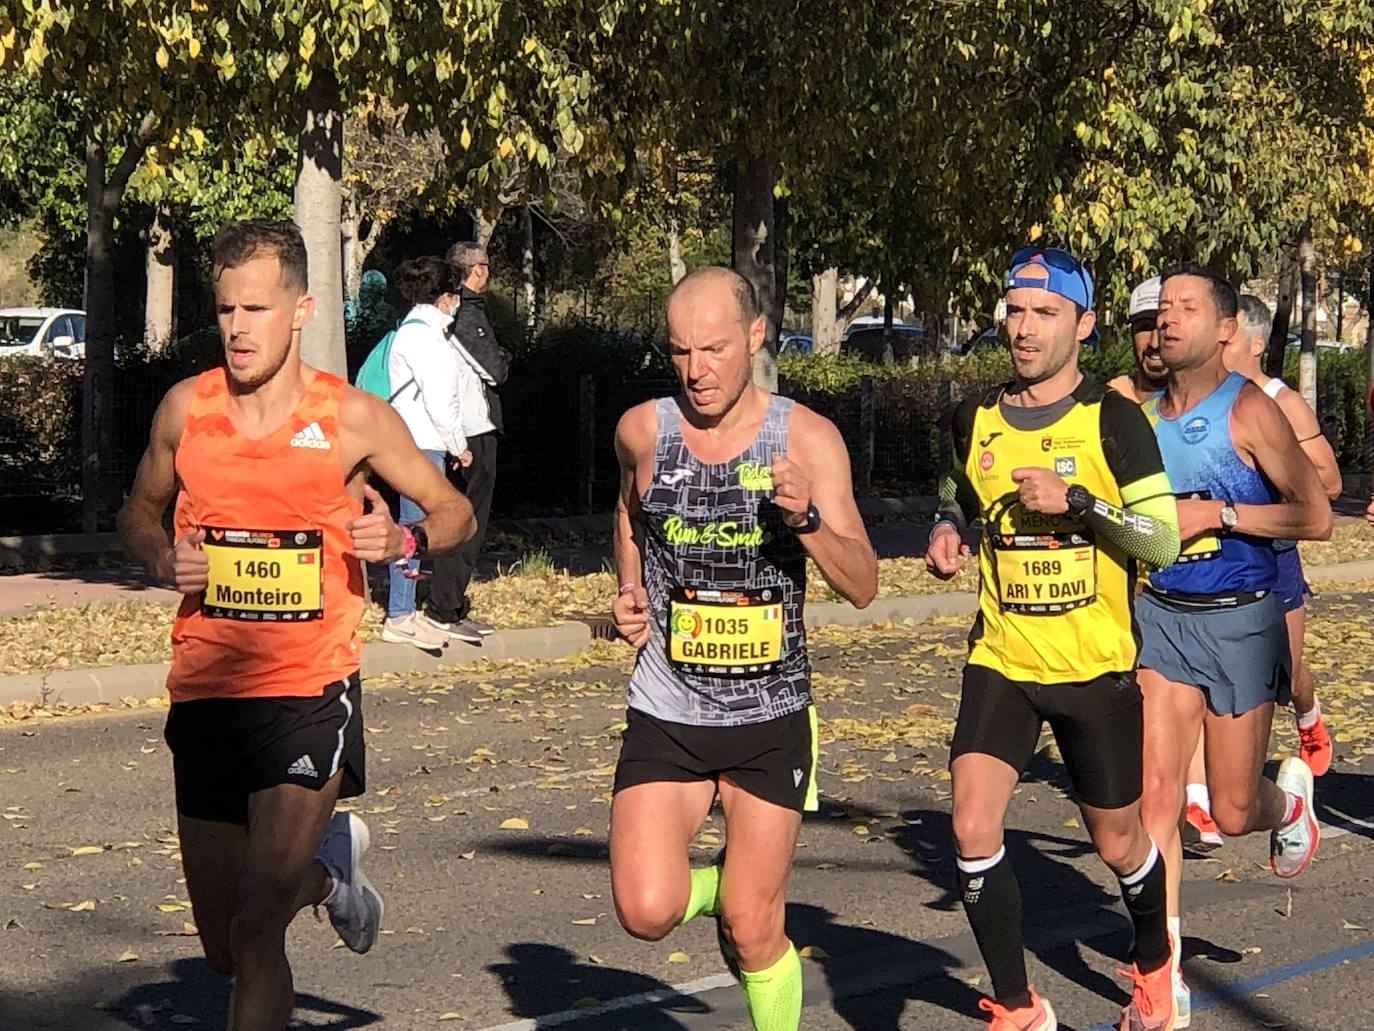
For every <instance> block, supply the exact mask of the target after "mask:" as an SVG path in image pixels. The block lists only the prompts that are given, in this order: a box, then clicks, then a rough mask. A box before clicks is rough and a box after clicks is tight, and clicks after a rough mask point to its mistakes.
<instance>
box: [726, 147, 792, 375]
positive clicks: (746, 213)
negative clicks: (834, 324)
mask: <svg viewBox="0 0 1374 1031" xmlns="http://www.w3.org/2000/svg"><path fill="white" fill-rule="evenodd" d="M776 179H777V173H776V170H775V169H774V168H773V163H772V162H771V161H770V160H769V159H768V158H765V157H751V158H747V159H744V160H741V161H740V162H739V165H738V167H737V168H736V170H735V194H734V217H733V222H734V225H733V232H732V238H731V243H732V247H731V260H730V264H731V265H732V266H733V268H734V270H735V271H736V272H738V273H739V274H740V275H741V276H743V277H744V278H745V279H747V280H749V282H750V284H752V285H753V287H754V292H755V293H756V294H757V295H758V299H759V307H760V308H761V309H762V310H763V315H764V321H765V323H766V324H767V329H766V330H765V334H764V343H763V346H762V347H760V348H759V350H758V353H757V354H755V355H754V382H755V383H757V384H758V385H759V386H761V387H763V388H764V389H765V390H771V391H775V392H776V391H777V389H778V358H777V355H778V326H779V325H780V323H781V320H782V310H781V306H780V300H781V298H779V297H778V296H777V275H776V273H775V271H774V269H773V261H774V246H775V240H774V238H773V185H774V182H775V181H776Z"/></svg>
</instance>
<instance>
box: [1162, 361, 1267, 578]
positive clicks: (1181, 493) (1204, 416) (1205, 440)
mask: <svg viewBox="0 0 1374 1031" xmlns="http://www.w3.org/2000/svg"><path fill="white" fill-rule="evenodd" d="M1248 382H1250V381H1249V380H1248V379H1247V378H1246V377H1244V376H1242V375H1241V374H1240V373H1238V372H1233V373H1231V374H1230V375H1228V376H1227V377H1226V378H1225V379H1224V380H1222V381H1221V383H1220V384H1219V385H1218V386H1217V388H1216V389H1215V390H1213V391H1212V392H1211V393H1210V394H1208V395H1207V397H1206V398H1204V399H1203V400H1202V402H1201V403H1199V404H1197V405H1195V406H1194V407H1193V408H1192V410H1191V411H1188V412H1185V413H1183V414H1182V415H1180V416H1178V417H1177V418H1173V419H1167V418H1165V417H1163V416H1162V415H1160V414H1159V402H1160V399H1161V398H1162V397H1163V396H1164V395H1163V393H1159V394H1156V395H1155V396H1154V397H1152V398H1150V400H1149V401H1147V402H1146V403H1145V414H1146V416H1147V417H1148V418H1149V420H1150V422H1151V424H1152V425H1153V426H1154V428H1155V436H1156V437H1157V438H1158V439H1159V452H1160V454H1161V455H1162V456H1163V458H1164V470H1165V472H1167V473H1168V474H1169V482H1170V483H1171V484H1173V488H1174V493H1175V494H1176V495H1177V496H1178V497H1179V498H1180V499H1187V498H1203V499H1212V500H1218V501H1225V502H1226V503H1227V504H1231V505H1236V504H1249V505H1267V504H1270V503H1271V502H1272V501H1273V494H1272V492H1271V490H1270V487H1269V484H1268V483H1267V482H1266V481H1265V479H1264V477H1263V476H1262V475H1260V473H1259V471H1258V470H1256V469H1252V468H1251V467H1250V466H1248V465H1246V464H1245V462H1244V461H1242V460H1241V457H1240V455H1238V454H1237V453H1236V448H1235V445H1234V443H1232V441H1231V409H1232V407H1234V405H1235V403H1236V397H1237V395H1239V394H1240V390H1241V388H1242V387H1243V386H1245V384H1246V383H1248ZM1277 582H1278V563H1277V561H1276V559H1275V557H1274V545H1273V542H1272V541H1270V540H1268V539H1266V538H1261V537H1250V536H1247V535H1245V534H1238V533H1216V534H1210V533H1209V534H1203V535H1202V536H1201V537H1199V538H1197V539H1196V540H1193V541H1188V542H1185V543H1184V548H1183V552H1182V554H1180V555H1179V560H1178V561H1177V562H1175V563H1174V564H1173V565H1171V566H1169V567H1167V568H1165V569H1161V570H1158V571H1156V572H1154V573H1152V574H1151V575H1150V584H1151V586H1153V587H1156V588H1158V589H1159V590H1161V591H1169V592H1176V593H1180V594H1193V595H1204V596H1208V595H1225V594H1233V593H1235V592H1237V591H1271V590H1273V589H1274V586H1275V584H1276V583H1277Z"/></svg>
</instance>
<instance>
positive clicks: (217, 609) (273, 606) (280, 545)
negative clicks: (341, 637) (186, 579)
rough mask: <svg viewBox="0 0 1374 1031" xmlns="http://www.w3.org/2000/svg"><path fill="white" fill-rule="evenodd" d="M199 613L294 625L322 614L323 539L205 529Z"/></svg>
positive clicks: (301, 533) (314, 533)
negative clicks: (205, 572)
mask: <svg viewBox="0 0 1374 1031" xmlns="http://www.w3.org/2000/svg"><path fill="white" fill-rule="evenodd" d="M204 530H205V543H204V544H202V545H201V548H202V550H203V551H204V552H205V556H206V558H208V559H209V560H210V576H209V584H208V586H207V587H206V588H205V595H204V597H203V598H202V600H201V605H200V609H201V612H202V613H204V614H205V616H206V617H207V618H210V619H242V620H249V621H256V622H263V623H273V622H282V623H284V622H298V621H303V620H309V619H319V618H321V617H322V616H323V615H324V600H323V590H322V583H323V577H324V534H323V533H322V532H321V531H319V530H240V529H231V528H227V527H219V526H206V527H204Z"/></svg>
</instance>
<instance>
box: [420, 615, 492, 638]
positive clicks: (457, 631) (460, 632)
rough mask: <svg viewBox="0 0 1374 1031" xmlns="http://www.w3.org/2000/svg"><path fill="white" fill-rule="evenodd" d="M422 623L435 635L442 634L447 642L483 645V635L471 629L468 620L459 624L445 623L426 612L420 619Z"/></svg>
mask: <svg viewBox="0 0 1374 1031" xmlns="http://www.w3.org/2000/svg"><path fill="white" fill-rule="evenodd" d="M420 621H421V622H422V623H424V624H425V626H427V627H428V628H430V629H431V630H433V631H434V632H435V633H439V634H442V635H443V636H444V637H445V639H447V640H452V641H462V642H463V643H464V644H481V643H482V635H481V634H479V633H478V632H477V631H476V630H471V629H469V628H468V626H467V620H462V621H461V622H458V623H444V622H441V621H440V620H437V619H435V618H434V617H433V616H431V615H430V614H429V613H428V612H426V613H424V614H423V615H422V616H421V617H420Z"/></svg>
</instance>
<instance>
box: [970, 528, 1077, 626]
mask: <svg viewBox="0 0 1374 1031" xmlns="http://www.w3.org/2000/svg"><path fill="white" fill-rule="evenodd" d="M991 543H992V554H993V562H994V571H995V572H996V574H997V597H998V601H999V602H1000V603H1001V606H1002V611H1003V612H1018V613H1021V614H1022V615H1034V616H1048V615H1054V614H1056V613H1060V612H1068V611H1069V610H1071V609H1077V608H1082V607H1083V606H1084V605H1090V604H1092V602H1093V601H1094V599H1096V598H1097V547H1096V545H1095V544H1094V541H1093V537H1092V535H1091V534H1089V533H1086V532H1071V533H1037V534H1000V535H999V534H994V535H992V538H991Z"/></svg>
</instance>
